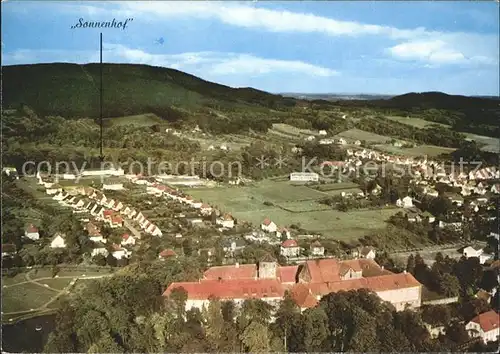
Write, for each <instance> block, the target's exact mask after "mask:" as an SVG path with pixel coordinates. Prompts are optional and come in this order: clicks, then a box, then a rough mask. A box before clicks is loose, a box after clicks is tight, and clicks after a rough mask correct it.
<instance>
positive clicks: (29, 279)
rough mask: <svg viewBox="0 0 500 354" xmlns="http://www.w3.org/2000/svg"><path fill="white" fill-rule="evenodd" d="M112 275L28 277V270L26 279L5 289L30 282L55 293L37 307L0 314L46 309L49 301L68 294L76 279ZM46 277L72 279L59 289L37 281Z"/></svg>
mask: <svg viewBox="0 0 500 354" xmlns="http://www.w3.org/2000/svg"><path fill="white" fill-rule="evenodd" d="M112 275H113V274H103V275H94V276H89V277H87V276H83V275H82V276H70V275H68V276H62V277H57V278H52V277H43V278H37V279H32V278H31V277H30V272H28V273H26V274H25V278H26V281H23V282H19V283H16V284H12V285H4V286H3V288H4V289H7V288H11V287H14V286H18V285H22V284H27V283H31V284H35V285H38V286H41V287H43V288H45V289H50V290H52V291H55V292H56V294H55V295H54V296H53V297H51V298H50V300H49V301H47V302H46V303H45V304H43V305H42V306H40V307H37V308H35V309H29V310H24V311H14V312H2V315H19V314H24V313H28V312H37V311H42V310H45V309H47V307H48V306H49V305H50V304H51V303H53V302H54V301H56V300H57V299H58V298H59V297H61V296H62V295H64V294H69V292H70V289H71V287H72V286H73V285H75V283H76V281H77V280H78V279H99V278H104V277H110V276H112ZM47 279H73V281H72V282H70V283H69V285H68V286H66V287H65V288H64V289H62V290H60V289H55V288H52V287H50V286H47V285H46V284H41V283H39V282H38V281H40V280H47Z"/></svg>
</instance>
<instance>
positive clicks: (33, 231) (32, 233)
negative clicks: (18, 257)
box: [24, 224, 40, 241]
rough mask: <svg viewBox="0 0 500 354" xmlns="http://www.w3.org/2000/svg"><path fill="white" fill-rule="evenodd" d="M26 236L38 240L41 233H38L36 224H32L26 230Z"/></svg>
mask: <svg viewBox="0 0 500 354" xmlns="http://www.w3.org/2000/svg"><path fill="white" fill-rule="evenodd" d="M24 237H26V238H29V239H30V240H33V241H36V240H38V239H39V238H40V234H39V233H38V229H37V228H36V227H35V226H33V224H31V225H29V226H28V227H27V228H26V230H25V231H24Z"/></svg>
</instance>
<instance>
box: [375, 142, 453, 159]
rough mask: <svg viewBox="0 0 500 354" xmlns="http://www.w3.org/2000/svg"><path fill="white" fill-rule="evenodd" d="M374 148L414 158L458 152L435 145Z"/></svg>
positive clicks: (387, 145)
mask: <svg viewBox="0 0 500 354" xmlns="http://www.w3.org/2000/svg"><path fill="white" fill-rule="evenodd" d="M374 147H375V148H376V149H378V150H381V151H383V152H388V153H391V154H397V155H405V156H413V157H417V156H430V157H435V156H438V155H441V154H449V153H451V152H453V151H455V150H456V149H454V148H447V147H442V146H435V145H420V146H417V147H413V148H401V147H396V146H393V145H391V144H378V145H375V146H374Z"/></svg>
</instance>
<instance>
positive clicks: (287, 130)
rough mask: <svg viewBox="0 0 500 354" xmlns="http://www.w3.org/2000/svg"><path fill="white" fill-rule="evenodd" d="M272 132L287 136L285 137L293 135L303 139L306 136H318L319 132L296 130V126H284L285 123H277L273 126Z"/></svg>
mask: <svg viewBox="0 0 500 354" xmlns="http://www.w3.org/2000/svg"><path fill="white" fill-rule="evenodd" d="M272 130H274V131H276V132H279V133H282V134H285V135H291V136H293V137H296V138H297V137H301V136H305V135H318V132H315V131H313V130H309V129H300V128H296V127H294V126H291V125H288V124H283V123H275V124H273V128H272Z"/></svg>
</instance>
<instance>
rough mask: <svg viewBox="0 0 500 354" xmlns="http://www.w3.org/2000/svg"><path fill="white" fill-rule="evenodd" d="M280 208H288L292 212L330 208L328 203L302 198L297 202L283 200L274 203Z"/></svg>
mask: <svg viewBox="0 0 500 354" xmlns="http://www.w3.org/2000/svg"><path fill="white" fill-rule="evenodd" d="M276 206H278V207H280V208H281V209H284V210H288V211H290V212H292V213H303V212H312V211H323V210H330V209H331V208H330V207H329V206H328V205H324V204H320V203H318V202H317V201H314V200H304V201H299V202H283V203H279V204H276Z"/></svg>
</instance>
